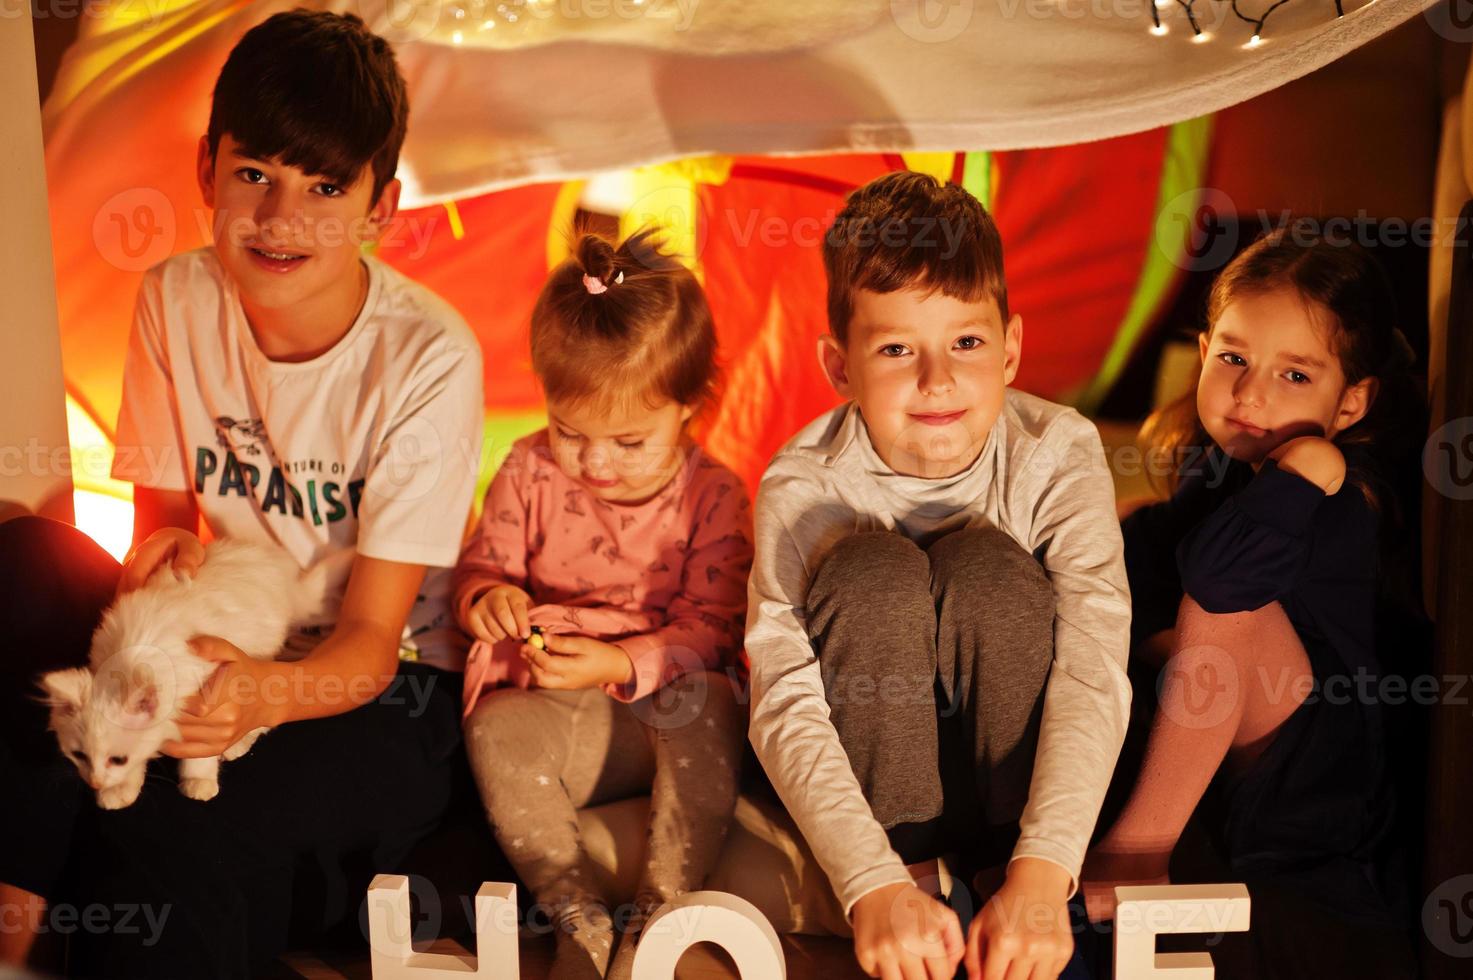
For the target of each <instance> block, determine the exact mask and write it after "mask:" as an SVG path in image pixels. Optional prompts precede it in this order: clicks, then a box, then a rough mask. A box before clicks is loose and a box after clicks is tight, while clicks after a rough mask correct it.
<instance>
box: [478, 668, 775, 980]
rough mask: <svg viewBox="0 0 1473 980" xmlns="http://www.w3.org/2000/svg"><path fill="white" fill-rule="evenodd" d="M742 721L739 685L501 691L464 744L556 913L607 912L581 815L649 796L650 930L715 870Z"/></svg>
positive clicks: (519, 854)
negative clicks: (616, 695) (624, 695)
mask: <svg viewBox="0 0 1473 980" xmlns="http://www.w3.org/2000/svg"><path fill="white" fill-rule="evenodd" d="M746 723H747V710H746V706H745V705H743V704H739V703H738V701H737V698H736V694H735V691H734V690H733V688H732V685H731V682H730V681H729V680H728V679H727V678H726V677H725V676H724V675H722V674H717V673H713V672H696V673H691V674H687V675H685V676H683V677H680V678H677V679H676V680H674V681H672V682H670V683H669V684H666V685H665V686H664V687H662V688H661V689H660V690H658V691H656V692H655V693H653V694H651V695H650V696H649V697H646V698H642V699H640V700H639V701H635V702H633V703H631V704H625V703H623V702H620V701H616V700H614V699H613V698H611V697H609V696H608V695H606V694H605V693H603V691H601V690H599V689H597V688H591V689H587V690H582V691H549V690H541V689H531V690H522V689H520V688H515V687H508V688H500V689H498V690H495V691H492V692H491V693H490V694H488V695H487V696H486V697H484V698H482V699H481V701H480V703H479V704H478V705H477V706H476V708H475V710H474V711H473V712H472V713H471V715H470V717H469V718H468V719H467V720H466V722H465V741H466V749H467V752H468V753H469V756H470V763H471V769H472V771H473V772H474V774H475V777H476V783H477V785H478V786H479V787H480V791H481V799H482V801H483V802H484V803H485V805H486V813H487V816H488V817H489V819H490V821H491V826H492V829H493V830H494V831H495V833H496V839H497V841H498V842H499V843H500V844H501V848H502V850H503V851H504V852H505V853H506V856H507V858H508V859H509V860H510V861H511V864H512V867H514V868H515V869H516V872H517V874H518V875H519V876H520V877H521V879H522V881H523V882H524V883H526V885H527V887H528V888H530V889H531V891H532V894H533V896H534V897H535V898H536V899H537V901H538V902H540V903H542V904H543V905H544V907H546V908H547V909H549V910H551V911H552V912H553V914H554V915H556V914H557V913H558V912H560V911H561V910H563V909H565V908H568V907H569V906H575V907H576V906H583V905H587V904H588V903H590V902H592V903H595V904H605V905H606V904H607V899H606V897H605V896H600V895H597V894H596V893H595V891H594V886H593V877H592V876H593V869H592V867H591V864H590V861H589V858H588V855H587V853H586V852H585V850H584V848H583V842H582V839H581V837H580V835H579V831H578V818H577V812H576V811H577V810H578V809H579V808H581V807H586V806H592V805H596V804H599V803H608V802H612V801H614V800H619V799H623V798H626V797H630V796H636V795H639V794H641V793H649V794H650V797H651V799H650V817H649V821H650V822H649V834H648V840H647V844H646V848H645V855H644V868H643V872H642V874H641V876H640V882H639V887H638V890H637V893H636V897H635V910H634V914H635V915H636V916H637V917H638V919H639V920H640V921H642V919H643V918H644V917H647V916H648V915H649V913H650V912H652V911H653V910H654V909H655V908H658V907H659V906H660V905H661V904H663V903H664V902H667V901H669V900H671V899H673V898H675V897H676V896H678V895H681V894H683V893H685V892H688V891H694V890H696V889H699V888H700V887H701V886H702V885H703V884H704V882H705V878H706V875H707V874H708V873H710V871H711V868H712V867H713V866H714V865H715V863H716V859H717V857H718V856H719V855H720V853H721V846H722V843H723V841H724V840H725V837H726V832H727V827H728V825H729V824H730V822H731V816H732V811H733V810H734V809H735V807H736V799H737V791H738V776H739V772H738V770H739V767H740V765H741V756H742V746H743V744H744V742H745V738H746ZM589 952H590V953H592V954H593V955H594V958H595V959H596V960H598V959H601V957H600V956H599V955H598V953H597V952H596V951H594V950H590V951H589ZM603 955H605V956H606V955H607V953H604V954H603ZM600 966H602V964H600ZM600 972H602V970H600Z"/></svg>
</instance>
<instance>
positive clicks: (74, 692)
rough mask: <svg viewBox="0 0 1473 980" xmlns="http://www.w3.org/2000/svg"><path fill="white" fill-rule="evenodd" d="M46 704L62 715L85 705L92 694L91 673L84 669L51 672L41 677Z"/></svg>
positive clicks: (74, 668) (73, 668)
mask: <svg viewBox="0 0 1473 980" xmlns="http://www.w3.org/2000/svg"><path fill="white" fill-rule="evenodd" d="M41 689H42V690H43V691H45V692H46V703H47V704H48V705H50V706H51V707H52V708H54V709H55V710H57V711H60V712H61V713H63V714H71V713H73V712H76V711H78V710H80V709H81V707H82V705H84V704H86V703H87V698H88V696H89V695H91V693H92V671H90V670H88V669H87V668H86V667H72V668H70V669H68V670H53V671H51V673H49V674H42V675H41Z"/></svg>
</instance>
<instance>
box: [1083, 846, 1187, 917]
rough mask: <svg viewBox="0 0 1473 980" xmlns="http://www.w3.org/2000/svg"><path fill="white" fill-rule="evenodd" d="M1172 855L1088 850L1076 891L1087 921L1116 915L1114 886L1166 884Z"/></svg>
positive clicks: (1168, 881)
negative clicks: (1080, 896)
mask: <svg viewBox="0 0 1473 980" xmlns="http://www.w3.org/2000/svg"><path fill="white" fill-rule="evenodd" d="M1170 857H1171V855H1170V854H1166V855H1158V854H1118V853H1115V854H1112V853H1109V852H1105V851H1090V852H1089V854H1088V856H1086V857H1085V859H1084V868H1083V869H1082V870H1081V871H1080V873H1079V877H1080V882H1079V890H1080V892H1081V893H1082V894H1083V895H1084V912H1085V915H1087V916H1088V917H1089V921H1090V922H1108V921H1110V920H1112V919H1114V918H1115V889H1116V888H1117V887H1119V886H1121V885H1169V884H1171V876H1170V874H1169V873H1168V870H1167V865H1168V862H1169V859H1170Z"/></svg>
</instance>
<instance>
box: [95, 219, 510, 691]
mask: <svg viewBox="0 0 1473 980" xmlns="http://www.w3.org/2000/svg"><path fill="white" fill-rule="evenodd" d="M364 263H365V265H366V266H367V268H368V274H369V275H368V279H369V285H368V298H367V299H366V300H365V301H364V304H363V310H362V312H360V313H359V314H358V318H357V319H356V320H355V321H354V322H353V325H352V327H350V328H349V330H348V332H347V334H345V335H344V336H343V337H342V339H341V340H339V341H338V343H337V344H335V345H334V346H333V347H332V348H331V349H330V350H328V351H327V352H326V353H324V354H321V355H319V356H318V357H315V358H313V359H312V360H310V361H302V362H296V363H287V362H281V361H273V360H270V359H268V358H267V357H266V356H265V355H264V354H263V353H262V352H261V350H260V348H259V347H258V346H257V345H256V340H255V337H254V335H253V334H252V333H251V330H250V326H249V324H248V323H247V322H246V318H245V313H244V311H243V310H242V308H241V305H240V299H239V296H238V294H237V292H236V287H235V282H234V281H233V280H232V279H230V278H229V277H228V276H226V275H225V272H224V270H223V268H222V267H221V265H220V262H219V260H218V258H217V257H216V255H215V252H214V250H213V249H210V248H204V249H199V250H197V251H194V252H188V253H185V254H183V255H176V256H174V257H172V258H170V259H167V260H165V261H163V262H161V263H159V264H158V265H157V266H155V267H154V268H152V269H150V270H149V271H148V273H147V274H146V275H145V276H144V279H143V284H142V286H141V287H140V288H139V292H138V303H137V306H136V308H135V310H134V316H133V329H132V331H131V334H130V336H129V339H128V357H127V362H126V365H125V367H124V371H123V399H122V406H121V408H120V410H119V413H118V431H117V452H116V456H115V457H114V460H113V468H112V474H113V476H114V477H116V478H118V479H120V480H127V481H129V482H132V483H133V484H135V485H136V486H142V487H151V488H155V489H159V490H186V489H188V490H192V491H193V493H194V497H195V500H196V502H197V503H198V505H199V510H200V513H201V514H202V515H203V516H204V519H205V522H206V524H207V526H208V527H209V529H210V531H211V532H212V533H213V534H214V535H215V536H217V537H232V538H246V539H256V540H261V539H268V540H271V541H275V542H278V543H279V544H281V545H283V546H284V547H286V549H287V550H288V551H290V552H291V553H292V555H293V556H294V557H295V558H296V559H297V561H298V562H299V563H300V564H301V565H302V566H303V567H304V568H305V567H308V566H310V565H312V564H314V563H316V562H318V561H322V560H325V559H329V558H331V557H333V556H334V555H337V554H340V553H341V552H342V551H344V550H346V549H355V550H356V551H357V552H358V553H359V554H362V555H366V556H368V557H370V558H380V559H384V560H386V561H397V562H407V563H411V564H417V565H427V566H430V568H429V571H428V572H427V573H426V576H425V582H424V585H423V586H422V587H421V589H420V595H419V596H418V597H417V599H416V601H415V604H414V608H413V610H412V611H411V612H410V615H409V621H408V626H407V627H406V630H405V639H404V641H403V648H404V651H401V652H404V655H407V656H414V655H417V656H418V658H419V659H422V660H424V661H426V662H428V663H432V664H434V665H436V666H440V667H446V668H449V669H455V670H459V669H460V668H461V667H462V666H463V663H464V646H465V644H464V641H463V639H462V638H461V637H460V635H459V630H458V629H456V627H455V623H454V620H453V617H452V616H451V613H450V604H449V593H450V571H449V570H450V568H452V567H453V566H454V565H455V560H456V557H457V556H458V553H459V550H460V544H461V539H462V537H463V535H464V532H465V529H466V525H467V520H468V517H469V514H470V506H471V497H472V494H473V493H474V492H475V484H476V474H477V472H478V471H479V468H480V458H481V418H482V406H483V402H482V398H481V352H480V347H479V345H478V344H477V343H476V339H475V336H474V335H473V334H472V333H471V331H470V329H469V328H468V327H467V326H466V324H465V321H464V320H462V319H461V317H460V315H459V314H458V313H456V312H455V310H454V309H453V308H452V307H451V306H450V305H449V304H448V303H446V302H445V301H444V300H442V299H440V298H439V297H438V296H436V295H435V294H434V293H432V292H430V291H429V290H428V289H426V288H424V287H423V286H421V285H419V284H418V283H416V282H414V281H412V280H410V279H408V278H406V277H405V276H403V275H401V274H400V273H399V272H397V271H396V270H394V269H392V268H390V267H389V266H387V265H385V264H383V263H382V262H379V261H377V260H376V259H372V258H366V259H364ZM327 632H328V627H326V626H325V625H324V626H318V627H310V626H309V627H306V628H304V629H301V630H298V631H297V633H296V635H294V636H293V637H292V640H291V642H290V643H289V644H288V646H289V648H291V649H293V650H297V651H301V650H304V649H306V648H308V647H310V646H311V645H313V643H314V642H315V641H316V640H319V639H320V638H321V637H322V636H324V635H326V633H327ZM407 651H414V653H413V654H410V653H408V652H407Z"/></svg>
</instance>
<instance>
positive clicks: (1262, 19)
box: [1151, 0, 1374, 48]
mask: <svg viewBox="0 0 1473 980" xmlns="http://www.w3.org/2000/svg"><path fill="white" fill-rule="evenodd" d="M1288 2H1289V0H1274V2H1272V3H1270V4H1268V5H1267V6H1265V7H1264V9H1263V12H1262V13H1260V14H1257V15H1253V14H1247V13H1244V12H1243V10H1242V8H1241V7H1239V6H1238V3H1239V0H1154V2H1153V3H1152V4H1151V33H1152V34H1155V35H1157V36H1161V35H1164V34H1168V33H1170V31H1169V29H1168V28H1167V26H1166V24H1165V23H1164V22H1162V20H1161V13H1162V11H1164V10H1167V9H1169V8H1170V7H1172V6H1173V5H1175V6H1177V7H1180V8H1181V9H1182V12H1183V13H1185V14H1186V18H1187V25H1188V26H1189V27H1191V29H1192V40H1193V41H1196V42H1197V43H1199V44H1200V43H1202V42H1205V41H1208V40H1211V38H1212V34H1211V33H1210V32H1208V31H1206V30H1204V29H1203V28H1202V24H1201V22H1200V21H1199V20H1198V19H1197V9H1196V8H1197V6H1198V5H1199V4H1202V5H1208V6H1210V5H1211V4H1228V5H1229V6H1230V8H1231V10H1232V13H1233V16H1234V17H1236V18H1238V20H1240V21H1242V22H1243V23H1245V24H1247V25H1248V26H1249V27H1251V28H1252V29H1253V35H1252V36H1251V37H1250V38H1249V39H1248V41H1247V43H1246V44H1244V45H1243V46H1244V47H1245V48H1256V47H1258V45H1260V44H1262V43H1263V31H1264V25H1266V24H1267V23H1268V19H1269V17H1270V16H1272V14H1273V12H1274V11H1275V10H1278V9H1279V8H1280V7H1282V6H1284V4H1286V3H1288ZM1372 2H1374V0H1372ZM1334 4H1335V16H1336V17H1344V16H1345V0H1334Z"/></svg>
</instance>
